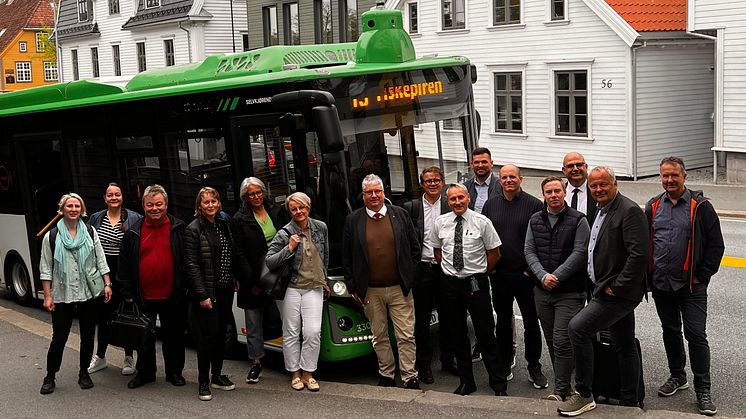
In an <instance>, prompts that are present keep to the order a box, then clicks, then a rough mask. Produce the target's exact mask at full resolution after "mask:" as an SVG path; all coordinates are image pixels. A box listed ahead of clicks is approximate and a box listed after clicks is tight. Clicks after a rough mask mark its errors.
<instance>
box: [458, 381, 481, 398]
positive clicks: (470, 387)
mask: <svg viewBox="0 0 746 419" xmlns="http://www.w3.org/2000/svg"><path fill="white" fill-rule="evenodd" d="M475 391H477V385H476V384H474V383H470V384H464V383H461V384H459V386H458V387H457V388H456V390H454V391H453V394H458V395H460V396H466V395H468V394H471V393H474V392H475Z"/></svg>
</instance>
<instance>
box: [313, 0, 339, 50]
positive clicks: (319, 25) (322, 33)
mask: <svg viewBox="0 0 746 419" xmlns="http://www.w3.org/2000/svg"><path fill="white" fill-rule="evenodd" d="M313 6H314V9H313V20H314V26H315V39H316V43H317V44H331V43H332V42H334V36H333V35H332V1H331V0H316V1H315V2H314V4H313Z"/></svg>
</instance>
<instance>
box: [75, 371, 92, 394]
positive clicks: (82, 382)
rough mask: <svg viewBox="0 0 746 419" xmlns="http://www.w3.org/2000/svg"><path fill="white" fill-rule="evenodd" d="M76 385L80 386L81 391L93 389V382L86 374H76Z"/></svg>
mask: <svg viewBox="0 0 746 419" xmlns="http://www.w3.org/2000/svg"><path fill="white" fill-rule="evenodd" d="M78 385H79V386H80V388H81V390H88V389H89V388H93V380H91V376H90V374H88V372H81V373H80V374H78Z"/></svg>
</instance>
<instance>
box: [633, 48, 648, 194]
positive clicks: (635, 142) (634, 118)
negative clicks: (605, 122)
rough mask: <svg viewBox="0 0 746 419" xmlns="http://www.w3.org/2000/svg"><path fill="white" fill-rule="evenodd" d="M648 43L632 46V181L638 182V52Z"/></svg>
mask: <svg viewBox="0 0 746 419" xmlns="http://www.w3.org/2000/svg"><path fill="white" fill-rule="evenodd" d="M647 46H648V41H642V45H633V46H632V71H631V75H630V78H631V79H632V80H631V83H630V84H631V88H632V103H630V106H631V107H632V180H634V181H637V50H638V49H640V48H646V47H647Z"/></svg>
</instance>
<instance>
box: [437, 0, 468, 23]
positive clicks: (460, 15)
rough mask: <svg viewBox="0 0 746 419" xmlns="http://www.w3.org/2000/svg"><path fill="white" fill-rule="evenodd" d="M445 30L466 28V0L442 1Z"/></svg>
mask: <svg viewBox="0 0 746 419" xmlns="http://www.w3.org/2000/svg"><path fill="white" fill-rule="evenodd" d="M442 2H443V30H448V29H464V28H465V27H466V4H465V2H466V0H442Z"/></svg>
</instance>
